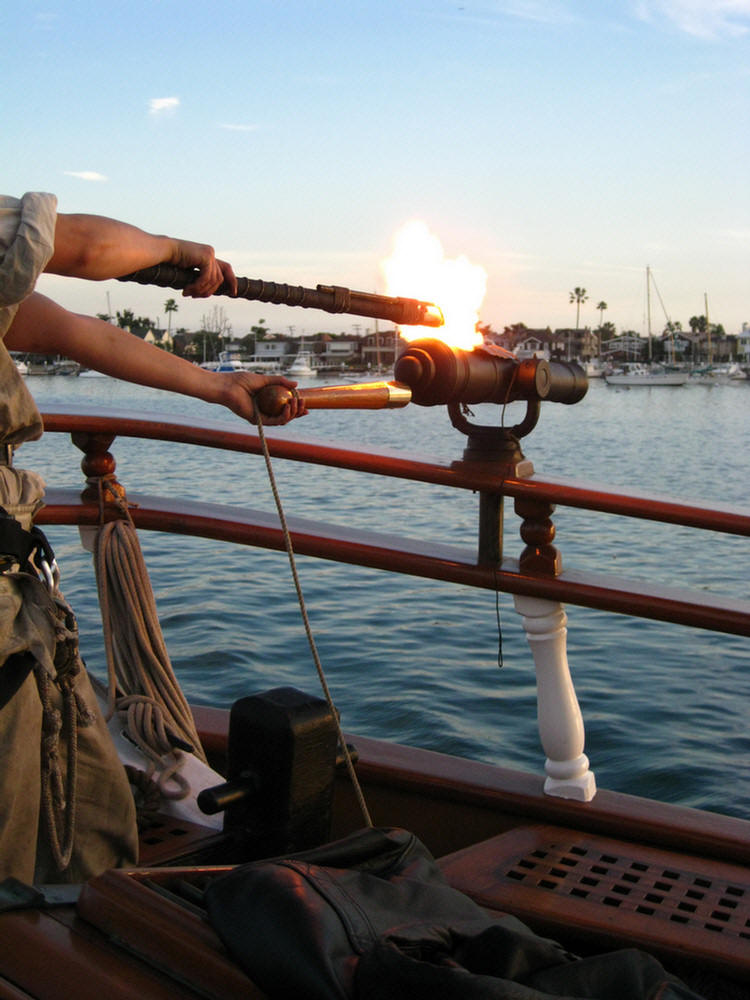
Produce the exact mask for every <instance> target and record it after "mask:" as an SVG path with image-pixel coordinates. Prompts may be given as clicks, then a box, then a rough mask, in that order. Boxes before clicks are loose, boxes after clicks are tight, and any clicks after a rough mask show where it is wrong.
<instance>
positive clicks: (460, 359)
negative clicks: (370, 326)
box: [394, 338, 588, 406]
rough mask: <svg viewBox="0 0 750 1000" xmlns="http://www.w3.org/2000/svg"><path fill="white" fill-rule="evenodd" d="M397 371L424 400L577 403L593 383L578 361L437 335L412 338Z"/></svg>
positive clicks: (432, 402)
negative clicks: (521, 356) (521, 354)
mask: <svg viewBox="0 0 750 1000" xmlns="http://www.w3.org/2000/svg"><path fill="white" fill-rule="evenodd" d="M394 375H395V377H396V381H397V382H399V383H401V384H403V385H406V386H408V387H409V389H410V390H411V395H412V400H413V402H415V403H418V404H419V405H420V406H440V405H445V404H448V403H466V404H472V403H510V402H513V401H514V400H519V399H525V400H530V401H533V400H545V399H546V400H549V401H550V402H554V403H577V402H578V401H579V400H581V399H583V397H584V396H585V395H586V390H587V389H588V379H587V378H586V374H585V372H584V371H583V369H582V368H581V367H580V365H577V364H575V363H573V362H566V361H545V360H543V359H541V358H528V359H525V360H523V361H519V360H518V359H517V358H516V357H514V356H513V355H512V354H510V353H509V352H508V351H504V350H502V348H495V347H493V346H492V345H486V346H483V347H475V348H474V349H473V350H471V351H465V350H462V349H461V348H458V347H450V346H449V345H448V344H445V343H443V341H441V340H437V339H434V338H425V339H423V340H415V341H412V343H411V344H409V346H408V347H407V349H406V350H405V351H404V353H403V354H402V355H401V357H400V358H399V359H398V361H397V362H396V366H395V368H394Z"/></svg>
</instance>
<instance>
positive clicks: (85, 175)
mask: <svg viewBox="0 0 750 1000" xmlns="http://www.w3.org/2000/svg"><path fill="white" fill-rule="evenodd" d="M63 173H64V174H65V176H66V177H77V178H78V180H79V181H106V179H107V178H106V177H105V176H104V174H99V173H97V172H96V170H64V171H63Z"/></svg>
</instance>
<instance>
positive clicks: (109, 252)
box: [46, 214, 174, 281]
mask: <svg viewBox="0 0 750 1000" xmlns="http://www.w3.org/2000/svg"><path fill="white" fill-rule="evenodd" d="M173 244H174V240H170V239H169V238H168V237H166V236H153V235H151V234H150V233H146V232H144V231H143V230H141V229H138V228H137V227H136V226H130V225H128V224H127V223H124V222H117V221H115V220H114V219H106V218H104V217H102V216H98V215H62V214H58V216H57V225H56V227H55V252H54V254H53V256H52V259H51V260H50V262H49V263H48V264H47V267H46V270H47V271H49V272H50V273H52V274H64V275H68V276H70V277H73V278H89V279H91V280H93V281H101V280H103V279H105V278H119V277H121V276H122V275H124V274H130V273H131V272H132V271H136V270H138V269H139V268H141V267H150V266H151V265H153V264H160V263H161V262H162V261H165V260H169V258H170V255H171V254H172V252H173V249H174V247H173Z"/></svg>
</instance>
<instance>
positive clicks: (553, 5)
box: [498, 0, 572, 24]
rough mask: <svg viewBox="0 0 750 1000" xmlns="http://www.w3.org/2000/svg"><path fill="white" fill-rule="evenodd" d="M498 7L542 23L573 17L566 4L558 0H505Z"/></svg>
mask: <svg viewBox="0 0 750 1000" xmlns="http://www.w3.org/2000/svg"><path fill="white" fill-rule="evenodd" d="M498 9H499V10H500V11H501V12H502V13H505V14H509V15H510V16H511V17H520V18H522V19H523V20H526V21H537V22H539V23H541V24H558V23H559V22H560V21H569V20H571V19H572V15H571V13H570V11H569V10H568V9H567V8H566V6H565V4H563V3H559V2H557V0H503V2H501V3H500V4H499V5H498Z"/></svg>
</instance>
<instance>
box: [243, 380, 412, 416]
mask: <svg viewBox="0 0 750 1000" xmlns="http://www.w3.org/2000/svg"><path fill="white" fill-rule="evenodd" d="M295 394H296V395H297V396H299V397H300V398H301V399H304V401H305V405H306V406H307V408H308V410H386V409H394V408H396V407H400V406H406V405H407V403H410V402H411V389H409V388H408V386H405V385H402V384H401V383H400V382H363V383H361V384H359V385H321V386H310V387H308V388H305V389H287V388H285V387H284V386H283V385H267V386H264V388H263V389H260V390H259V391H258V392H257V393H256V394H255V402H256V405H257V406H258V409H259V410H260V412H261V414H262V415H263V416H266V417H278V416H279V414H280V413H281V411H282V410H283V409H284V406H285V405H286V403H288V402H289V400H290V399H291V398H292V397H293V396H294V395H295Z"/></svg>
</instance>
